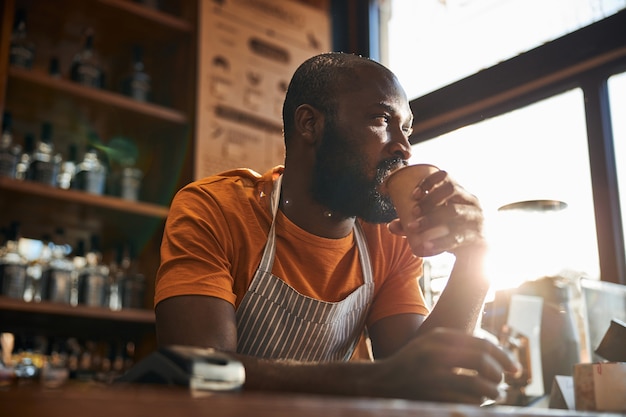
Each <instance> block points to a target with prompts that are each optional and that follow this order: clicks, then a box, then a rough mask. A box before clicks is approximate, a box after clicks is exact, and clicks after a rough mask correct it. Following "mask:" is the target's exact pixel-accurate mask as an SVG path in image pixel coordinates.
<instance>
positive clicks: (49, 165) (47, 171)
mask: <svg viewBox="0 0 626 417" xmlns="http://www.w3.org/2000/svg"><path fill="white" fill-rule="evenodd" d="M60 165H61V156H60V155H58V154H56V155H55V154H54V143H53V141H52V125H51V124H50V123H48V122H45V123H44V124H43V125H42V128H41V140H40V141H39V143H38V144H37V147H36V148H35V152H33V157H32V161H31V163H30V170H32V179H33V180H34V181H37V182H41V183H44V184H48V185H51V186H56V185H57V178H58V175H59V167H60Z"/></svg>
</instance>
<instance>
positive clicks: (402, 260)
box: [367, 237, 429, 325]
mask: <svg viewBox="0 0 626 417" xmlns="http://www.w3.org/2000/svg"><path fill="white" fill-rule="evenodd" d="M383 239H384V238H383ZM381 246H384V247H385V248H388V250H385V254H384V255H381V256H379V257H378V260H379V261H382V262H384V265H383V266H382V267H381V268H380V269H379V268H375V270H377V271H380V270H381V269H382V271H381V272H378V273H382V274H384V279H382V280H377V285H378V288H377V289H376V291H375V294H374V300H373V302H372V306H371V308H370V313H369V315H368V319H367V324H368V325H371V324H373V323H375V322H376V321H378V320H380V319H382V318H385V317H389V316H393V315H397V314H407V313H414V314H421V315H428V313H429V310H428V307H427V306H426V302H425V301H424V295H423V294H422V290H421V288H420V286H419V279H420V278H421V276H422V272H423V259H422V258H419V257H416V256H414V255H413V254H412V253H411V251H410V249H409V247H408V245H407V244H406V241H405V240H404V239H401V238H400V239H398V238H396V237H393V238H391V239H386V240H383V241H382V243H381ZM381 257H382V258H384V259H383V260H381V259H380V258H381Z"/></svg>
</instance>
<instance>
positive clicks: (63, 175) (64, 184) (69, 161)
mask: <svg viewBox="0 0 626 417" xmlns="http://www.w3.org/2000/svg"><path fill="white" fill-rule="evenodd" d="M77 154H78V148H77V146H76V144H75V143H72V144H70V145H69V147H68V150H67V158H65V160H63V162H62V163H61V169H60V170H59V176H58V178H57V186H58V187H59V188H62V189H64V190H67V189H69V188H72V182H73V181H74V175H76V165H77V163H76V160H77Z"/></svg>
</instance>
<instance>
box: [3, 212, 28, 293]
mask: <svg viewBox="0 0 626 417" xmlns="http://www.w3.org/2000/svg"><path fill="white" fill-rule="evenodd" d="M19 239H20V223H19V222H12V223H11V226H10V228H9V231H8V234H7V242H6V244H5V247H4V248H3V250H2V252H1V254H0V294H2V295H4V296H6V297H10V298H16V299H20V300H21V299H23V297H24V290H25V289H26V268H27V262H26V260H25V259H24V257H22V255H21V254H20V252H19V250H18V242H19Z"/></svg>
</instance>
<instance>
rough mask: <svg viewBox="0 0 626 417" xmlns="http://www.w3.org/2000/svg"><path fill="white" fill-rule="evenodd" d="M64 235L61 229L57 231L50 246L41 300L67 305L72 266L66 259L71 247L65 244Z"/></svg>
mask: <svg viewBox="0 0 626 417" xmlns="http://www.w3.org/2000/svg"><path fill="white" fill-rule="evenodd" d="M64 235H65V231H64V230H63V229H61V228H59V229H57V230H56V233H55V237H54V239H53V241H52V242H51V244H50V249H51V257H50V262H49V263H48V268H47V269H46V271H45V273H44V276H43V279H42V299H44V300H47V301H51V302H54V303H62V304H69V303H70V294H71V285H72V271H73V270H74V264H73V263H72V261H71V260H70V259H69V257H68V255H69V254H70V252H71V247H70V246H69V245H68V244H66V243H65V238H64Z"/></svg>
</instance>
